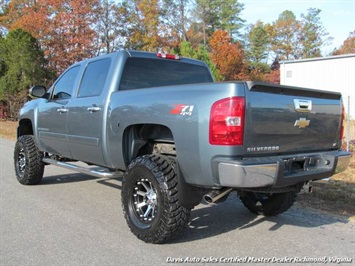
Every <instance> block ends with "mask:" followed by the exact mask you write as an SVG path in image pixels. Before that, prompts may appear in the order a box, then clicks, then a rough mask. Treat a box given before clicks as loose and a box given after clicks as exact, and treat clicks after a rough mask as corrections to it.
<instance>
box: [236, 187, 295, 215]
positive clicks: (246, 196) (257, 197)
mask: <svg viewBox="0 0 355 266" xmlns="http://www.w3.org/2000/svg"><path fill="white" fill-rule="evenodd" d="M239 197H240V199H241V201H242V202H243V204H244V206H245V207H246V208H247V209H248V210H249V211H251V212H252V213H255V214H263V215H265V216H275V215H278V214H280V213H283V212H285V211H287V210H288V209H289V208H291V206H292V205H293V203H294V202H295V201H296V197H297V191H295V190H293V191H289V192H284V193H273V194H271V193H255V192H243V193H242V194H241V195H240V196H239Z"/></svg>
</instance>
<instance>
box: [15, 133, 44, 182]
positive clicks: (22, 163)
mask: <svg viewBox="0 0 355 266" xmlns="http://www.w3.org/2000/svg"><path fill="white" fill-rule="evenodd" d="M14 162H15V174H16V178H17V180H18V181H19V182H20V183H21V184H23V185H37V184H39V183H40V182H41V181H42V178H43V171H44V164H43V162H42V153H41V152H40V151H39V150H38V148H37V146H36V143H35V141H34V137H33V136H31V135H23V136H21V137H19V138H18V140H17V142H16V144H15V151H14Z"/></svg>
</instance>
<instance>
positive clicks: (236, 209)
mask: <svg viewBox="0 0 355 266" xmlns="http://www.w3.org/2000/svg"><path fill="white" fill-rule="evenodd" d="M85 181H89V182H90V181H95V182H96V183H98V184H101V185H105V186H109V187H111V188H113V189H119V190H121V189H122V185H121V182H122V177H120V178H98V177H93V176H89V175H85V174H81V173H73V174H65V175H54V176H46V177H45V178H43V181H42V183H41V185H56V184H63V183H64V184H65V183H75V182H85ZM118 204H119V203H118ZM347 222H348V221H347V219H346V218H345V217H337V216H332V215H327V214H324V213H321V214H320V213H318V212H316V211H313V210H310V209H307V208H301V207H300V205H299V204H297V203H296V204H295V206H293V207H292V208H291V209H290V210H288V211H287V212H285V213H283V214H280V215H278V216H273V217H265V216H262V215H255V214H253V213H251V212H249V211H248V210H247V209H246V208H245V207H244V206H243V204H242V203H241V201H240V200H239V198H238V196H237V195H236V193H234V192H233V193H231V194H230V196H229V197H228V199H227V200H226V201H225V202H223V203H219V204H210V205H207V204H204V203H201V204H199V205H198V206H196V207H195V209H194V210H192V212H191V219H190V223H189V225H188V227H187V228H186V229H185V230H184V232H183V235H181V236H180V237H179V238H177V239H176V240H174V241H172V242H170V244H179V243H184V242H191V241H194V240H202V239H208V238H213V237H218V236H219V235H223V234H225V233H230V232H232V231H238V230H249V229H250V228H253V227H258V226H262V227H263V228H264V230H265V231H278V230H279V229H283V227H284V226H290V225H291V226H297V227H304V228H316V227H322V226H324V225H328V224H335V223H347ZM281 231H282V230H281Z"/></svg>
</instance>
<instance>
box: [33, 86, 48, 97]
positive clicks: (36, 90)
mask: <svg viewBox="0 0 355 266" xmlns="http://www.w3.org/2000/svg"><path fill="white" fill-rule="evenodd" d="M46 92H47V89H46V87H44V86H38V85H36V86H33V87H32V88H31V89H30V96H31V97H32V98H41V97H43V96H44V95H45V94H46Z"/></svg>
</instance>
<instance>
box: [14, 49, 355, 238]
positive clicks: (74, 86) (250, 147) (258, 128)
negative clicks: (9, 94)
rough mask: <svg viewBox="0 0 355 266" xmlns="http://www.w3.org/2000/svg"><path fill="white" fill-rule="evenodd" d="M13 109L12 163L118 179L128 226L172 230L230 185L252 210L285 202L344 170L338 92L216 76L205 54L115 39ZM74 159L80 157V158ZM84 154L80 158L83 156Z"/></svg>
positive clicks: (31, 173) (24, 168)
mask: <svg viewBox="0 0 355 266" xmlns="http://www.w3.org/2000/svg"><path fill="white" fill-rule="evenodd" d="M30 95H31V96H32V97H36V98H37V99H35V100H32V101H29V102H27V103H26V104H25V105H24V107H23V108H22V109H21V111H20V115H19V124H18V130H17V136H18V139H17V142H16V145H15V151H14V163H15V172H16V176H17V179H18V181H19V182H20V183H21V184H24V185H35V184H38V183H40V182H41V180H42V177H43V173H44V167H45V165H48V164H52V165H57V166H60V167H64V168H68V169H71V170H74V171H78V172H82V173H86V174H90V175H94V176H98V177H108V178H114V177H117V176H119V175H120V174H122V172H124V177H123V181H122V191H121V200H122V208H123V212H124V217H125V219H126V221H127V224H128V226H129V228H130V230H131V231H132V232H133V234H135V235H136V236H137V237H138V238H139V239H141V240H143V241H145V242H148V243H163V242H166V241H169V240H171V239H172V238H173V237H175V236H177V235H178V234H179V233H180V232H181V231H182V230H183V228H184V227H185V226H186V225H187V224H188V222H189V215H190V212H191V209H193V208H194V207H195V206H196V205H198V204H199V203H200V202H201V201H202V200H203V199H204V200H205V201H206V202H208V203H212V202H221V201H223V200H225V199H226V198H227V197H228V195H229V193H231V192H232V191H236V192H237V193H238V195H239V197H240V199H241V201H242V203H243V204H244V205H245V207H246V208H248V209H249V210H250V211H251V212H253V213H256V214H264V215H277V214H280V213H282V212H284V211H286V210H287V209H289V208H290V207H291V205H292V204H293V203H294V201H295V199H296V195H297V193H298V192H300V190H301V188H302V187H303V186H304V185H306V184H307V183H308V182H309V181H310V180H317V179H323V178H327V177H330V176H332V175H333V174H334V173H335V172H339V171H342V170H344V169H345V168H346V167H347V164H348V163H349V159H350V154H349V153H347V152H344V151H340V147H341V140H342V134H343V125H342V121H343V116H344V111H343V109H342V101H341V95H340V94H339V93H335V92H334V93H333V92H326V91H318V90H311V89H301V88H293V87H286V86H279V85H273V84H268V83H258V82H222V83H216V82H214V80H213V78H212V76H211V73H210V70H209V69H208V67H207V66H206V64H205V63H203V62H200V61H197V60H192V59H186V58H180V57H178V56H174V55H169V54H163V53H158V54H154V53H147V52H138V51H127V50H122V51H118V52H115V53H112V54H108V55H103V56H100V57H97V58H92V59H88V60H85V61H82V62H78V63H76V64H74V65H72V66H71V67H69V68H68V69H67V70H66V71H65V72H64V73H63V74H62V75H61V76H60V77H59V78H58V79H57V81H55V83H54V84H53V85H52V86H51V87H50V88H49V90H48V91H47V90H46V88H44V87H43V86H34V87H32V88H31V89H30ZM76 162H84V163H86V164H87V167H86V164H83V163H76ZM83 165H84V166H83Z"/></svg>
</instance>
